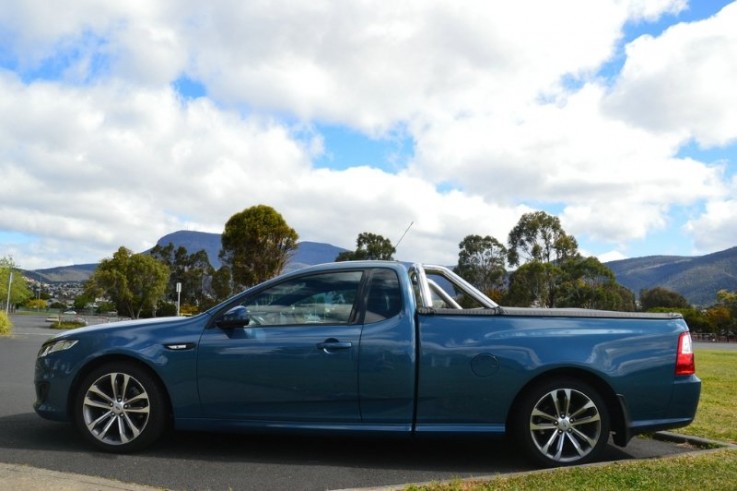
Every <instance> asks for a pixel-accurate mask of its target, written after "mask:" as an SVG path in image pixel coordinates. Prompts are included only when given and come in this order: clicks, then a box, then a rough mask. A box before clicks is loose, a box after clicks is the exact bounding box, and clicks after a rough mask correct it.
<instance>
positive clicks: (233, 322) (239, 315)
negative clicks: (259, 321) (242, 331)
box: [215, 305, 251, 329]
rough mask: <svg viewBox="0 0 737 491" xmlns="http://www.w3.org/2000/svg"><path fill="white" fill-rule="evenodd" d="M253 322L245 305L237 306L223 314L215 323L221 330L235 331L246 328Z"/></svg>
mask: <svg viewBox="0 0 737 491" xmlns="http://www.w3.org/2000/svg"><path fill="white" fill-rule="evenodd" d="M249 322H251V316H250V315H249V314H248V309H247V308H246V307H244V306H243V305H236V306H235V307H233V308H232V309H230V310H228V311H227V312H226V313H224V314H223V317H222V318H220V319H218V320H217V321H215V325H216V326H218V327H219V328H221V329H235V328H237V327H245V326H247V325H248V323H249Z"/></svg>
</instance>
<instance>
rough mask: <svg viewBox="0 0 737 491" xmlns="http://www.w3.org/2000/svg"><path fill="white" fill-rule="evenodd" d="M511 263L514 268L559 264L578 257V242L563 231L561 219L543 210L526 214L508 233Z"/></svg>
mask: <svg viewBox="0 0 737 491" xmlns="http://www.w3.org/2000/svg"><path fill="white" fill-rule="evenodd" d="M507 245H508V247H509V250H508V257H507V259H508V261H509V264H510V265H512V266H517V265H519V264H520V263H522V262H529V261H539V262H542V263H553V262H558V261H561V260H563V259H567V258H569V257H573V256H575V255H576V254H578V243H577V242H576V239H575V238H574V237H573V236H572V235H568V234H566V233H565V232H564V231H563V227H561V225H560V220H559V219H558V217H554V216H551V215H548V214H547V213H545V212H544V211H536V212H534V213H525V214H524V215H522V217H520V219H519V222H517V225H515V227H514V228H513V229H512V231H511V232H509V239H508V241H507Z"/></svg>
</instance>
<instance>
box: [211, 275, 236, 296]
mask: <svg viewBox="0 0 737 491" xmlns="http://www.w3.org/2000/svg"><path fill="white" fill-rule="evenodd" d="M232 285H233V280H232V278H231V276H230V268H228V267H227V266H221V267H220V269H218V270H217V271H215V274H213V275H212V284H211V288H212V291H213V292H214V293H215V300H216V301H222V300H225V299H227V298H228V297H230V296H231V295H232V294H233V287H232Z"/></svg>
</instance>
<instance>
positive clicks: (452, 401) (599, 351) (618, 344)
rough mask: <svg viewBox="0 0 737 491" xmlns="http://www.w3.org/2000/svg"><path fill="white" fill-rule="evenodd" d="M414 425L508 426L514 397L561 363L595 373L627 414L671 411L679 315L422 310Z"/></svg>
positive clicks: (647, 416) (649, 416) (641, 416)
mask: <svg viewBox="0 0 737 491" xmlns="http://www.w3.org/2000/svg"><path fill="white" fill-rule="evenodd" d="M418 321H419V339H420V362H419V377H418V394H419V397H418V410H417V423H418V425H419V426H422V425H430V426H432V425H444V424H451V423H452V424H460V425H503V424H504V423H505V421H506V419H507V415H508V413H509V411H510V408H511V406H512V403H513V401H514V398H515V397H516V396H517V394H518V393H519V392H520V390H521V389H522V388H523V387H525V386H526V385H527V384H528V383H530V382H531V381H533V380H534V379H535V378H537V377H539V376H541V375H543V374H545V373H547V372H550V371H553V370H558V369H568V368H572V369H578V370H583V371H586V372H589V373H591V374H594V375H595V376H597V377H599V378H600V379H602V380H603V381H604V382H606V383H607V384H609V386H610V387H611V388H612V389H613V391H614V392H615V393H618V394H623V395H624V396H625V398H626V404H627V406H628V411H629V414H630V417H631V418H632V419H633V420H634V419H636V420H655V419H660V418H663V417H665V416H666V412H667V408H668V405H669V403H670V400H671V395H672V392H673V385H674V381H675V375H674V363H675V358H676V349H677V339H678V333H680V332H683V331H684V330H686V329H687V327H686V324H685V323H684V322H683V320H682V319H621V318H618V319H608V318H604V319H600V318H569V317H531V316H523V317H516V316H504V315H497V316H468V315H462V314H460V315H459V314H442V315H422V314H420V315H419V316H418Z"/></svg>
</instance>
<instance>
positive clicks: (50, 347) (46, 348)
mask: <svg viewBox="0 0 737 491" xmlns="http://www.w3.org/2000/svg"><path fill="white" fill-rule="evenodd" d="M75 344H77V340H76V339H60V340H58V341H52V342H50V343H49V344H45V345H43V347H41V351H39V352H38V357H39V358H43V357H44V356H46V355H50V354H51V353H55V352H57V351H64V350H68V349H69V348H71V347H72V346H74V345H75Z"/></svg>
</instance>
